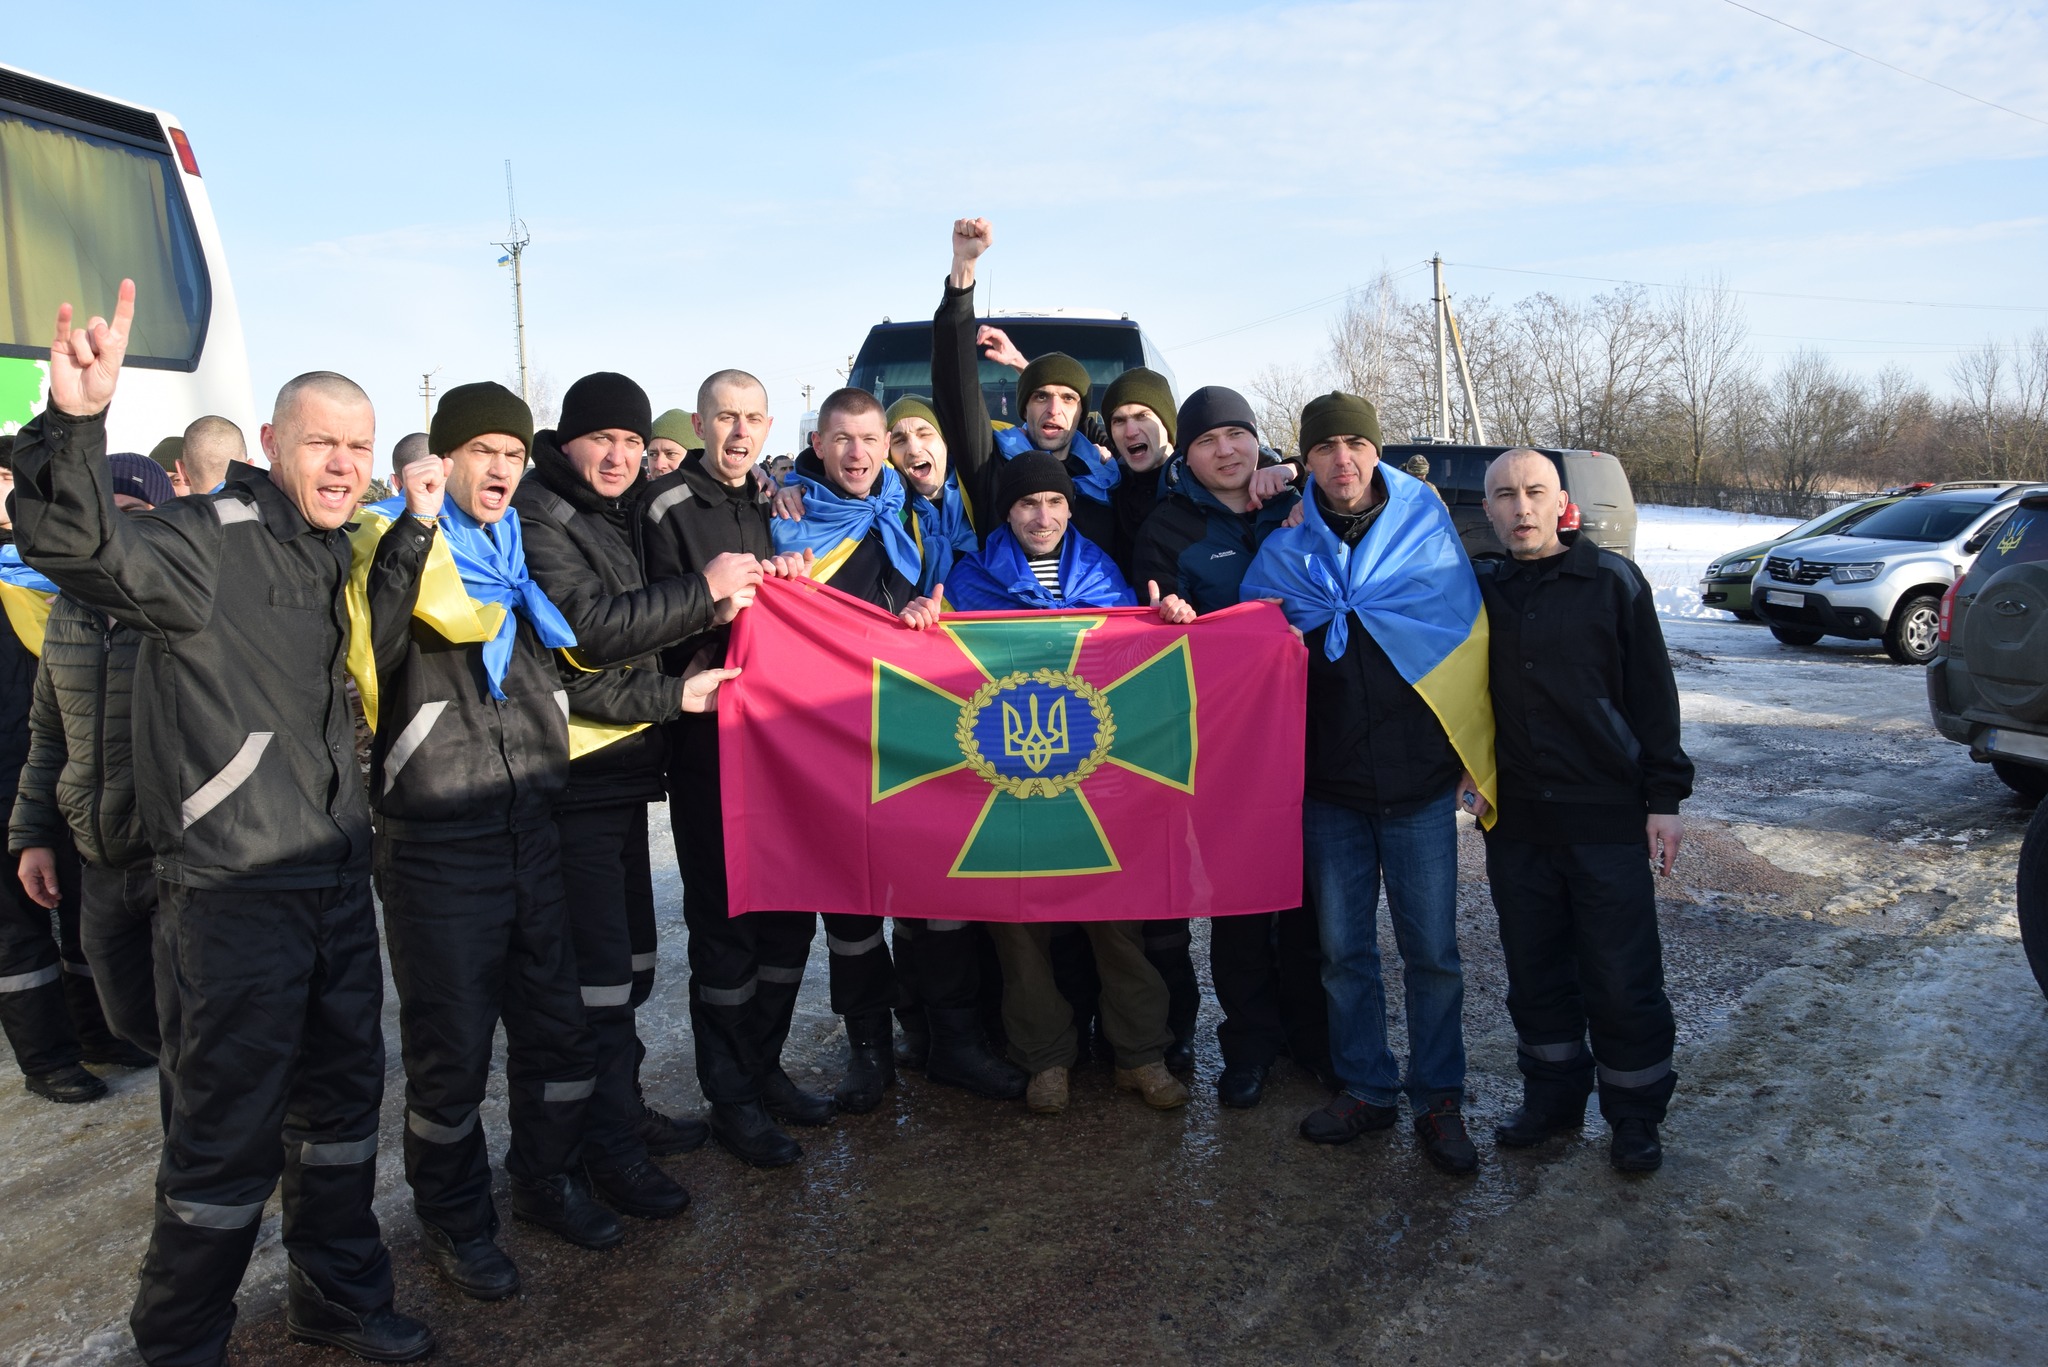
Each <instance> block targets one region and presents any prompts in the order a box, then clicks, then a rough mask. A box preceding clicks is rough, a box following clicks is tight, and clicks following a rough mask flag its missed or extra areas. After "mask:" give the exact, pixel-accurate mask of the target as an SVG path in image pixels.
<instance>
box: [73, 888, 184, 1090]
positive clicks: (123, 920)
mask: <svg viewBox="0 0 2048 1367" xmlns="http://www.w3.org/2000/svg"><path fill="white" fill-rule="evenodd" d="M156 908H157V892H156V870H155V869H154V868H153V867H152V865H151V863H150V861H148V860H146V859H145V860H143V861H142V862H141V863H139V864H136V865H134V866H132V867H130V868H125V869H115V868H108V867H106V866H104V865H100V864H81V866H80V896H79V911H78V944H79V948H80V949H82V950H83V951H84V952H85V961H86V962H87V963H88V964H90V965H92V983H93V988H94V989H95V991H97V992H98V994H99V999H100V1010H101V1012H102V1013H103V1014H104V1015H105V1016H106V1019H107V1028H108V1029H109V1030H111V1031H113V1033H114V1034H115V1035H116V1036H118V1037H119V1038H121V1039H124V1040H127V1041H128V1042H129V1043H130V1044H132V1045H134V1046H135V1047H136V1048H138V1049H146V1050H148V1051H149V1052H150V1053H152V1054H161V1053H162V1052H163V1032H162V1030H161V1028H160V1027H159V1026H158V1025H157V1003H156Z"/></svg>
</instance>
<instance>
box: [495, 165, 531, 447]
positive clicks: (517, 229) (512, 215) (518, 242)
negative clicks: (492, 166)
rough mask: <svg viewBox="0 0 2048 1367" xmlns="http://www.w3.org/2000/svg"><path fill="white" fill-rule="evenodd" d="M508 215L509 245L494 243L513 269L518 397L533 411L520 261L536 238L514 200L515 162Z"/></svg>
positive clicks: (508, 176)
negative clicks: (528, 378) (517, 357)
mask: <svg viewBox="0 0 2048 1367" xmlns="http://www.w3.org/2000/svg"><path fill="white" fill-rule="evenodd" d="M505 214H506V217H507V218H508V219H509V220H510V223H511V226H510V227H509V228H508V229H507V230H506V233H505V236H506V239H507V240H506V241H504V242H496V243H493V244H492V245H493V246H496V247H499V248H502V249H503V250H504V253H505V254H504V255H503V256H501V257H499V258H498V264H499V265H501V266H503V265H507V264H509V265H510V266H511V267H512V331H513V339H514V341H515V342H516V343H517V345H518V353H519V397H520V398H521V399H523V400H525V401H526V406H527V407H528V408H531V407H533V386H532V384H531V383H529V382H528V380H527V378H526V282H525V280H524V278H523V277H522V276H521V275H520V272H519V258H520V256H521V255H522V254H524V253H525V251H526V244H527V243H529V242H531V241H533V234H531V233H529V232H527V231H526V225H525V224H524V223H522V222H520V221H519V206H518V204H517V203H516V202H515V201H514V200H513V198H512V159H511V158H510V157H507V158H506V159H505Z"/></svg>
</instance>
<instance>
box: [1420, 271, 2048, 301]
mask: <svg viewBox="0 0 2048 1367" xmlns="http://www.w3.org/2000/svg"><path fill="white" fill-rule="evenodd" d="M1444 264H1445V265H1446V266H1456V267H1457V268H1458V269H1459V270H1461V271H1501V272H1505V273H1506V274H1508V275H1542V276H1549V277H1552V278H1554V279H1558V280H1591V281H1593V282H1594V283H1595V284H1600V285H1640V286H1641V287H1642V288H1644V289H1652V290H1684V291H1686V292H1688V293H1690V292H1695V291H1712V290H1715V289H1726V290H1727V291H1728V293H1730V294H1747V295H1751V296H1754V297H1756V298H1759V299H1805V300H1818V301H1819V302H1821V303H1827V304H1885V305H1889V306H1892V307H1896V308H1915V309H1975V310H1985V311H1989V312H1995V313H2048V304H1952V303H1940V302H1934V301H1931V300H1926V299H1865V298H1861V297H1858V296H1855V295H1847V294H1793V293H1790V292H1788V291H1785V290H1739V289H1735V288H1734V287H1732V286H1715V285H1669V284H1660V283H1658V282H1657V281H1655V280H1623V279H1620V278H1618V277H1616V276H1611V275H1574V274H1572V273H1571V272H1570V271H1538V270H1530V269H1528V268H1527V267H1523V266H1482V265H1480V264H1479V263H1478V262H1476V261H1446V262H1444Z"/></svg>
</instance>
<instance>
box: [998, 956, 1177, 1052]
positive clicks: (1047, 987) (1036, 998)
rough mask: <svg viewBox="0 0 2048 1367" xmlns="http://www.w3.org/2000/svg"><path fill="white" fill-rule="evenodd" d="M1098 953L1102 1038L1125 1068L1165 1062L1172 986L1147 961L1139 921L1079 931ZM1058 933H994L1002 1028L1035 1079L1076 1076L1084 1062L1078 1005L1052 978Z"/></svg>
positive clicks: (1010, 1044) (1168, 1036)
mask: <svg viewBox="0 0 2048 1367" xmlns="http://www.w3.org/2000/svg"><path fill="white" fill-rule="evenodd" d="M1080 930H1081V933H1082V935H1083V936H1084V937H1085V939H1086V942H1087V943H1088V944H1089V945H1090V946H1091V947H1092V948H1093V950H1094V960H1095V964H1096V968H1097V972H1098V974H1099V980H1100V982H1101V989H1100V994H1099V996H1098V999H1097V1009H1098V1010H1100V1012H1101V1013H1102V1033H1103V1034H1104V1036H1105V1037H1107V1038H1108V1040H1109V1043H1110V1047H1111V1048H1112V1049H1114V1050H1115V1051H1116V1064H1117V1067H1119V1068H1142V1067H1143V1066H1144V1065H1146V1064H1148V1063H1157V1062H1159V1060H1160V1059H1162V1058H1164V1057H1165V1056H1166V1046H1167V1045H1169V1044H1171V1043H1173V1035H1172V1032H1171V1031H1169V1030H1168V1029H1167V1028H1166V1010H1167V993H1166V984H1165V983H1164V982H1162V981H1161V980H1160V977H1159V970H1158V969H1156V968H1154V967H1153V966H1152V965H1151V963H1150V962H1149V961H1148V960H1147V959H1146V957H1145V946H1144V941H1143V940H1142V938H1141V937H1140V934H1139V923H1138V922H1136V921H1089V922H1085V923H1083V924H1082V926H1081V927H1080ZM1056 931H1057V927H1055V926H1054V925H1052V924H1049V923H1045V922H1037V923H1025V924H1016V925H1012V924H1004V923H997V924H993V925H991V926H990V927H989V934H990V935H992V936H993V937H994V938H995V942H996V955H997V957H998V958H999V959H1000V960H1001V961H1002V966H1003V1025H1004V1028H1005V1031H1006V1032H1007V1034H1008V1037H1009V1053H1010V1058H1011V1060H1012V1061H1013V1062H1015V1063H1016V1064H1017V1065H1018V1066H1019V1067H1021V1068H1024V1069H1026V1070H1028V1071H1030V1072H1033V1073H1039V1072H1043V1071H1045V1070H1046V1069H1047V1068H1071V1067H1073V1066H1074V1064H1075V1063H1076V1062H1078V1061H1079V1058H1080V1036H1079V1033H1078V1031H1077V1030H1076V1029H1075V1024H1074V1022H1075V1012H1074V1007H1073V1004H1072V1003H1071V1002H1070V1001H1068V999H1067V998H1066V997H1065V996H1064V995H1063V994H1062V993H1061V992H1060V989H1059V985H1058V982H1057V980H1056V977H1055V974H1054V970H1053V958H1052V943H1053V938H1054V935H1055V933H1056Z"/></svg>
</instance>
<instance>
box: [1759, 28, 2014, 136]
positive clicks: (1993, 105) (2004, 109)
mask: <svg viewBox="0 0 2048 1367" xmlns="http://www.w3.org/2000/svg"><path fill="white" fill-rule="evenodd" d="M1721 3H1722V4H1724V5H1733V6H1734V7H1735V8H1736V9H1739V10H1744V11H1747V12H1748V13H1750V14H1754V15H1755V16H1756V17H1757V18H1759V19H1768V20H1770V21H1771V22H1772V23H1774V24H1776V25H1777V26H1778V27H1780V28H1788V29H1791V30H1792V31H1793V32H1794V33H1798V34H1803V35H1805V36H1806V37H1808V38H1811V39H1813V40H1814V41H1815V42H1816V43H1826V44H1827V45H1828V46H1829V47H1831V48H1836V49H1838V50H1840V51H1842V52H1846V53H1848V54H1849V55H1850V56H1851V57H1861V58H1862V59H1863V60H1864V61H1866V62H1875V63H1876V64H1877V65H1879V66H1881V67H1883V68H1884V69H1885V70H1886V71H1896V72H1898V73H1899V75H1901V76H1910V77H1912V78H1913V79H1914V80H1916V81H1920V82H1923V83H1924V84H1927V85H1931V86H1933V87H1934V88H1935V89H1936V90H1946V91H1947V92H1948V93H1949V94H1951V95H1960V96H1962V97H1963V98H1964V99H1966V100H1974V101H1975V102H1976V103H1978V104H1981V105H1983V106H1984V107H1985V108H1987V109H1996V110H1997V111H1999V112H2000V113H2001V114H2010V115H2012V116H2013V117H2014V118H2018V119H2025V120H2026V121H2027V122H2029V123H2038V124H2040V125H2041V126H2042V127H2044V128H2048V119H2043V118H2039V117H2037V116H2035V115H2033V114H2028V113H2026V112H2024V111H2022V110H2018V109H2014V108H2012V107H2011V106H2010V105H2003V104H1999V103H1998V102H1997V101H1996V100H1987V99H1985V98H1984V97H1983V96H1982V95H1972V94H1971V93H1970V92H1969V91H1967V90H1958V89H1956V88H1955V87H1954V86H1952V85H1945V84H1943V83H1942V82H1940V81H1937V80H1935V79H1934V78H1933V77H1932V76H1922V75H1921V74H1920V73H1919V72H1917V71H1908V70H1906V68H1904V67H1902V66H1893V65H1892V64H1891V63H1890V62H1887V61H1886V60H1885V59H1884V58H1882V57H1873V56H1871V55H1870V54H1869V53H1867V52H1858V51H1857V50H1856V49H1855V48H1853V47H1850V46H1849V45H1848V44H1847V43H1838V42H1836V41H1835V40H1834V39H1832V38H1823V37H1821V36H1820V35H1819V34H1818V33H1815V32H1814V31H1813V30H1811V29H1803V28H1801V27H1799V25H1797V24H1788V23H1786V22H1785V21H1784V20H1783V19H1780V18H1778V17H1777V16H1776V15H1775V14H1765V13H1764V12H1763V11H1762V10H1760V9H1757V8H1755V7H1754V6H1751V5H1745V4H1743V3H1742V0H1721Z"/></svg>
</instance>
